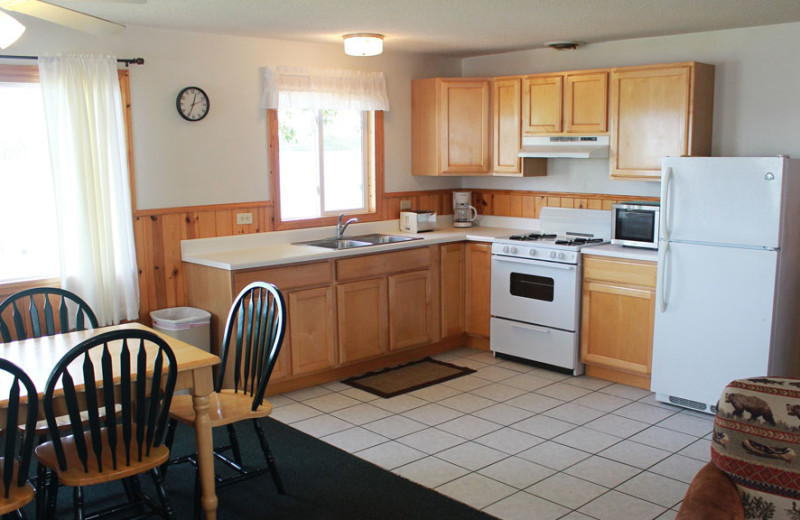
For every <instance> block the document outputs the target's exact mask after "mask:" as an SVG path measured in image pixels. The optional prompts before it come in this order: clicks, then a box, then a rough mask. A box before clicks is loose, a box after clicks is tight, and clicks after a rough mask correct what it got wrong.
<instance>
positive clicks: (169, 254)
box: [134, 190, 658, 324]
mask: <svg viewBox="0 0 800 520" xmlns="http://www.w3.org/2000/svg"><path fill="white" fill-rule="evenodd" d="M472 196H473V205H474V206H475V207H476V208H477V210H478V213H479V214H481V215H498V216H506V217H528V218H538V217H539V212H540V211H541V209H542V208H543V207H546V206H551V207H552V206H556V207H567V208H584V209H606V210H608V209H611V205H612V204H614V203H615V202H621V201H628V200H658V199H657V198H654V197H635V196H626V195H606V194H582V193H554V192H536V191H510V190H472ZM406 200H407V201H410V202H411V209H428V210H435V211H436V212H437V213H438V214H440V215H447V214H451V213H452V212H453V204H452V190H436V191H425V192H421V191H420V192H398V193H386V194H384V195H383V204H382V205H381V208H382V218H383V219H384V220H390V219H396V218H399V214H400V202H401V201H406ZM237 213H252V214H253V223H252V224H245V225H239V224H236V214H237ZM273 230H274V226H273V208H272V203H271V202H254V203H241V204H221V205H214V206H196V207H184V208H167V209H154V210H138V211H136V213H135V215H134V234H135V237H136V256H137V262H138V265H139V290H140V294H141V305H140V310H139V317H140V318H139V321H141V322H142V323H145V324H150V311H152V310H156V309H163V308H166V307H180V306H185V305H186V304H187V303H186V302H187V299H186V284H185V275H184V268H183V263H182V262H181V243H180V241H181V240H186V239H191V238H209V237H221V236H229V235H244V234H248V233H262V232H267V231H273Z"/></svg>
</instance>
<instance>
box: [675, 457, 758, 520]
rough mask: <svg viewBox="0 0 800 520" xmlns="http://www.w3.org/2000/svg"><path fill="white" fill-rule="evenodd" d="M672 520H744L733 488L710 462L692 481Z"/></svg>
mask: <svg viewBox="0 0 800 520" xmlns="http://www.w3.org/2000/svg"><path fill="white" fill-rule="evenodd" d="M675 520H744V510H743V509H742V502H741V499H740V498H739V491H738V490H737V489H736V485H735V484H734V483H733V481H732V480H730V479H729V478H728V476H727V475H725V473H723V472H722V471H720V470H719V469H717V467H716V466H714V464H712V463H711V462H709V463H708V464H706V465H705V466H704V467H703V469H701V470H700V471H699V472H698V473H697V475H696V476H695V477H694V479H693V480H692V483H691V485H690V486H689V489H688V490H687V491H686V496H685V497H684V499H683V503H682V504H681V508H680V511H678V516H676V517H675Z"/></svg>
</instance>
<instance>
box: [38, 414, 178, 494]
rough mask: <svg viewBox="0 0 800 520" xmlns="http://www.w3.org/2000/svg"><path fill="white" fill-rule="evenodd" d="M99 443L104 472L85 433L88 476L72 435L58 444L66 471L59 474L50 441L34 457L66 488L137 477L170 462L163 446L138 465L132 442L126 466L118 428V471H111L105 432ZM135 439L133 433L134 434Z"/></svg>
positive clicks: (110, 459)
mask: <svg viewBox="0 0 800 520" xmlns="http://www.w3.org/2000/svg"><path fill="white" fill-rule="evenodd" d="M133 431H134V432H135V431H136V426H135V425H134V426H133ZM101 432H102V433H101V435H102V441H101V442H102V443H103V458H102V462H103V471H102V472H101V471H99V469H98V466H97V460H96V458H95V456H94V452H93V451H92V440H91V434H90V433H89V432H86V433H85V434H84V438H85V439H86V445H87V449H88V451H89V462H88V466H89V472H88V473H87V472H85V471H84V469H83V463H82V462H81V460H80V457H79V456H78V451H77V449H76V446H75V439H74V437H73V436H72V435H70V436H68V437H63V438H62V439H61V444H62V446H63V447H64V455H65V456H66V459H67V470H66V471H61V469H60V468H59V467H58V459H57V458H56V450H55V446H54V445H53V442H52V441H48V442H45V443H43V444H40V445H39V446H37V447H36V457H37V458H38V459H39V462H41V463H42V464H43V465H44V466H46V467H47V468H49V469H50V470H52V471H55V472H56V473H57V474H58V479H59V480H60V481H61V483H62V484H64V485H65V486H73V487H74V486H91V485H93V484H99V483H102V482H112V481H115V480H120V479H124V478H128V477H132V476H134V475H138V474H140V473H143V472H145V471H148V470H150V469H153V468H155V467H158V466H160V465H161V464H163V463H164V462H166V461H167V460H169V449H168V448H167V447H166V446H153V447H152V448H151V449H150V455H149V456H147V455H144V454H143V455H142V460H141V461H139V460H137V459H138V455H137V450H138V447H137V444H136V441H135V439H134V440H131V464H130V465H129V466H128V465H126V464H125V446H124V445H123V442H122V427H121V426H119V427H117V443H118V444H117V450H116V451H117V469H113V467H112V458H111V448H110V446H109V444H108V430H107V429H106V428H103V429H102V430H101ZM134 435H135V433H134Z"/></svg>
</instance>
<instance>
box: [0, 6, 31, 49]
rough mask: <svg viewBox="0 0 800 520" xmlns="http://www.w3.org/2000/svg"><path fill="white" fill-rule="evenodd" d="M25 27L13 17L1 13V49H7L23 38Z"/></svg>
mask: <svg viewBox="0 0 800 520" xmlns="http://www.w3.org/2000/svg"><path fill="white" fill-rule="evenodd" d="M24 32H25V26H24V25H22V24H21V23H19V22H18V21H17V20H16V19H15V18H14V17H13V16H11V15H10V14H6V13H3V12H0V49H5V48H6V47H8V46H9V45H11V44H12V43H14V42H15V41H17V40H18V39H19V37H20V36H22V33H24Z"/></svg>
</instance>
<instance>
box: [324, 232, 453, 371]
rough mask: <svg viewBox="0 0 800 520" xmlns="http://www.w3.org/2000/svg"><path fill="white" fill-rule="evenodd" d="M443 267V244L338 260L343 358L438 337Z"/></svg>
mask: <svg viewBox="0 0 800 520" xmlns="http://www.w3.org/2000/svg"><path fill="white" fill-rule="evenodd" d="M438 270H439V249H438V246H431V247H420V248H414V249H407V250H404V251H397V252H393V253H382V254H376V255H364V256H358V257H352V258H346V259H342V260H337V261H336V280H337V282H338V286H337V291H338V298H337V302H338V305H339V309H338V313H339V356H340V360H341V362H342V363H343V364H344V363H346V362H350V361H354V360H359V359H364V358H367V357H370V356H377V355H380V354H381V353H384V352H386V350H387V345H388V350H389V351H394V350H400V349H404V348H410V347H414V346H420V345H425V344H428V343H432V342H434V341H438V339H439V337H440V334H439V331H438V329H437V328H436V327H434V325H435V324H436V323H438V322H439V301H440V300H439V289H438V283H439V272H438ZM351 328H354V329H358V328H360V329H361V330H359V331H357V332H356V331H352V330H350V329H351ZM387 331H388V332H387Z"/></svg>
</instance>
